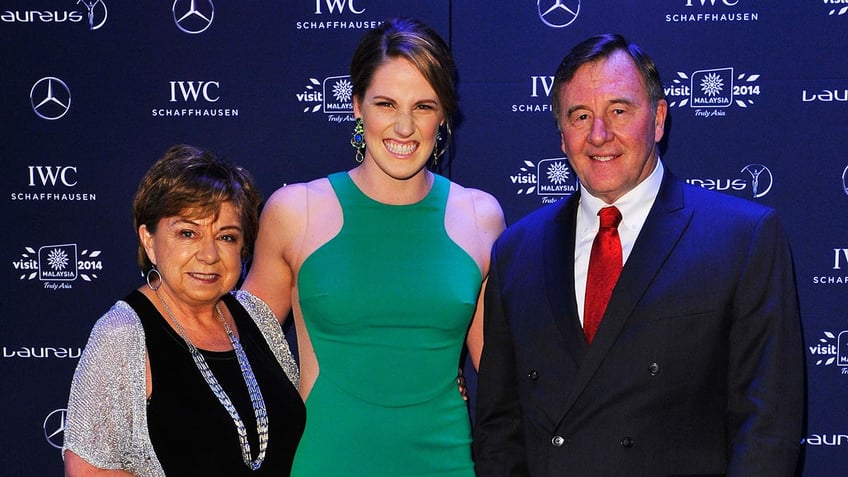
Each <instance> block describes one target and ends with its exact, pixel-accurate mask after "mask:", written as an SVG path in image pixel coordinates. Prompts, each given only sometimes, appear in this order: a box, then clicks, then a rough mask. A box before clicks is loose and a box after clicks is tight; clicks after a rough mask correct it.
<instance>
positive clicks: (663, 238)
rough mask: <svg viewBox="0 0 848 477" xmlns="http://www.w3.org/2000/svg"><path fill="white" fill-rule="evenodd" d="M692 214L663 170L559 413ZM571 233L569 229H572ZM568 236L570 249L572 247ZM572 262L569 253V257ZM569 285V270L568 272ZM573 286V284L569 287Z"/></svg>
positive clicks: (676, 184) (674, 181) (597, 360)
mask: <svg viewBox="0 0 848 477" xmlns="http://www.w3.org/2000/svg"><path fill="white" fill-rule="evenodd" d="M691 216H692V211H691V209H687V208H685V204H684V201H683V185H682V183H681V182H680V181H679V180H677V179H676V178H674V177H673V176H672V175H671V173H670V172H669V171H668V170H666V174H665V177H664V178H663V183H662V185H661V186H660V190H659V194H658V195H657V199H656V201H655V202H654V205H653V207H652V208H651V212H650V213H649V214H648V218H647V220H646V221H645V225H644V226H642V230H641V231H640V233H639V237H638V238H637V239H636V243H635V244H634V246H633V251H632V252H631V253H630V257H629V258H628V259H627V263H626V264H625V265H624V268H623V269H622V271H621V276H620V277H619V279H618V283H617V284H616V286H615V289H614V290H613V294H612V297H611V298H610V302H609V304H608V305H607V311H606V313H605V314H604V318H603V320H601V325H600V326H599V327H598V332H597V334H596V335H595V339H594V340H593V341H592V345H591V346H589V347H588V350H587V351H586V354H585V356H584V357H583V361H582V365H581V367H580V369H579V371H578V373H577V375H576V376H575V379H574V383H573V386H572V387H571V391H570V392H569V394H568V396H567V397H566V400H565V401H564V403H563V404H564V405H565V407H564V408H563V416H565V415H566V414H567V413H568V410H569V409H570V408H571V406H572V405H574V402H575V401H576V400H577V398H578V397H579V396H580V394H581V393H582V392H583V390H584V389H585V387H586V384H587V383H588V382H589V380H590V379H591V377H592V376H593V375H594V374H595V372H596V371H597V370H598V367H599V366H600V364H601V362H602V361H603V359H604V356H606V354H607V353H608V352H609V350H610V348H611V347H612V346H613V344H614V343H615V341H616V339H617V338H618V335H619V334H620V333H621V330H622V329H623V328H624V326H625V324H626V323H627V321H628V320H629V319H630V316H631V314H632V313H633V309H634V308H635V306H636V304H637V303H638V301H639V299H640V298H641V297H642V295H643V294H644V293H645V290H647V289H648V287H649V286H650V285H651V283H652V282H653V279H654V277H655V276H656V275H657V273H659V271H660V269H661V268H662V265H663V263H665V261H666V259H667V258H668V256H669V255H670V254H671V252H672V250H673V249H674V247H675V245H676V244H677V242H678V241H679V240H680V237H681V236H682V234H683V232H684V231H685V230H686V227H687V226H688V224H689V220H690V218H691ZM572 235H573V233H572ZM573 240H574V238H573V237H572V250H573V245H574V243H573ZM572 265H573V257H572ZM571 280H572V285H573V280H574V278H573V273H572V279H571ZM572 290H573V287H572Z"/></svg>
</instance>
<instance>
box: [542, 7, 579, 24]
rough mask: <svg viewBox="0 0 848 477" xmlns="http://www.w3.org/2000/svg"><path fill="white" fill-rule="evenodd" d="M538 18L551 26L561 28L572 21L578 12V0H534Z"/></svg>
mask: <svg viewBox="0 0 848 477" xmlns="http://www.w3.org/2000/svg"><path fill="white" fill-rule="evenodd" d="M536 8H537V10H538V12H539V19H541V20H542V22H543V23H544V24H545V25H547V26H549V27H551V28H563V27H567V26H568V25H571V24H572V23H574V20H576V19H577V15H579V14H580V0H536Z"/></svg>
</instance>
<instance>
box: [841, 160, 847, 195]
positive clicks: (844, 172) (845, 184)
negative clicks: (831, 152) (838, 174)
mask: <svg viewBox="0 0 848 477" xmlns="http://www.w3.org/2000/svg"><path fill="white" fill-rule="evenodd" d="M842 190H844V191H845V194H846V195H848V166H845V169H844V170H843V171H842Z"/></svg>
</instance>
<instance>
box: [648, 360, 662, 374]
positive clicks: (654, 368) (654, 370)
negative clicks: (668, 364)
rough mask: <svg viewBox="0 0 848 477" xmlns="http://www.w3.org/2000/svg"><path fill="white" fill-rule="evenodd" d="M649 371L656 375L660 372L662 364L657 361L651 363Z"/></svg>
mask: <svg viewBox="0 0 848 477" xmlns="http://www.w3.org/2000/svg"><path fill="white" fill-rule="evenodd" d="M648 371H650V372H651V376H656V375H657V374H659V373H660V365H658V364H657V363H651V365H650V366H648Z"/></svg>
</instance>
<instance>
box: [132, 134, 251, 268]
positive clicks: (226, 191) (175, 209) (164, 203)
mask: <svg viewBox="0 0 848 477" xmlns="http://www.w3.org/2000/svg"><path fill="white" fill-rule="evenodd" d="M261 200H262V199H261V196H260V194H259V192H258V190H257V188H256V184H255V183H254V181H253V178H252V177H251V175H250V173H249V172H248V171H247V170H245V169H243V168H241V167H239V166H236V165H235V164H232V163H231V162H229V161H227V160H224V159H221V158H218V157H217V156H215V154H213V153H212V152H211V151H208V150H206V149H203V148H200V147H194V146H187V145H183V144H180V145H176V146H172V147H171V148H170V149H168V150H167V151H166V152H165V155H163V156H162V157H161V158H160V159H159V160H157V161H156V162H155V163H154V164H153V166H151V167H150V170H148V171H147V173H146V174H145V175H144V177H143V178H142V179H141V183H140V184H139V185H138V190H136V192H135V196H133V202H132V210H133V224H134V227H135V231H136V232H138V228H139V227H140V226H141V225H146V226H147V229H148V230H149V231H150V233H154V232H155V231H156V226H157V225H158V224H159V220H161V219H162V218H165V217H174V216H178V215H185V214H190V216H191V217H194V218H202V217H210V216H212V217H217V216H218V214H219V213H220V211H221V205H222V204H223V203H224V202H232V203H233V205H235V207H236V211H237V212H238V214H239V216H240V217H241V228H242V234H243V236H244V247H243V248H242V258H243V259H247V258H248V257H249V256H250V254H251V253H252V251H253V244H254V242H255V241H256V234H257V230H258V228H259V204H260V202H261ZM138 265H139V266H140V267H141V269H142V271H144V272H147V271H148V270H150V268H151V267H152V266H153V264H152V263H151V262H150V259H149V258H148V257H147V253H145V251H144V247H143V246H142V245H141V243H139V246H138Z"/></svg>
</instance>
